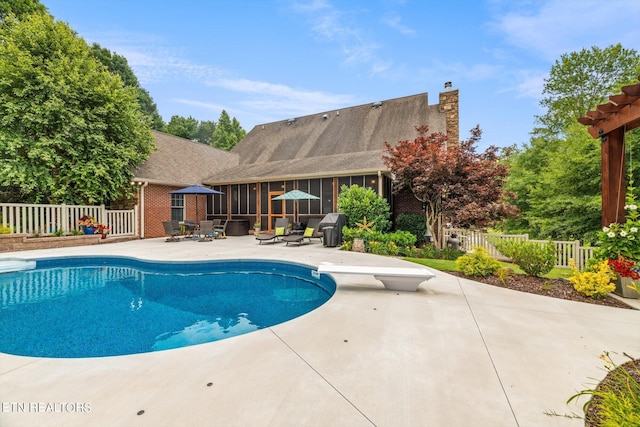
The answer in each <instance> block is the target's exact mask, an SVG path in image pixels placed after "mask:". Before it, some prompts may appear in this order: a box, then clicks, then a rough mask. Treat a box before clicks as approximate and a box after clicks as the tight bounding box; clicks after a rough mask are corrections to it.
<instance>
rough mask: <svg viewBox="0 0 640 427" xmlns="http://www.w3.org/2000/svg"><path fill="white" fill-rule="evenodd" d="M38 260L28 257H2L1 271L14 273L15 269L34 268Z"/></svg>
mask: <svg viewBox="0 0 640 427" xmlns="http://www.w3.org/2000/svg"><path fill="white" fill-rule="evenodd" d="M34 268H36V262H35V261H30V260H26V259H16V258H9V259H0V273H12V272H15V271H23V270H33V269H34Z"/></svg>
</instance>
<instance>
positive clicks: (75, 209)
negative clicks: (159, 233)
mask: <svg viewBox="0 0 640 427" xmlns="http://www.w3.org/2000/svg"><path fill="white" fill-rule="evenodd" d="M84 215H89V216H92V217H94V218H95V219H96V221H98V222H99V223H101V224H106V225H107V226H109V228H111V233H110V234H111V235H114V236H135V235H137V233H138V222H137V218H138V215H137V208H134V209H130V210H108V209H106V208H105V206H104V205H100V206H90V205H86V206H82V205H64V204H62V205H38V204H26V203H0V225H2V226H3V227H7V228H8V229H9V230H10V233H24V234H30V235H40V236H52V235H56V234H62V235H65V234H70V233H72V232H73V230H79V228H80V227H79V226H78V220H79V219H80V218H82V216H84Z"/></svg>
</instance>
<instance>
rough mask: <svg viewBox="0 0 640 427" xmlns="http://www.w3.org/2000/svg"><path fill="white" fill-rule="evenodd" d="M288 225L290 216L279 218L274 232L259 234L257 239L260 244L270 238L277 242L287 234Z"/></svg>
mask: <svg viewBox="0 0 640 427" xmlns="http://www.w3.org/2000/svg"><path fill="white" fill-rule="evenodd" d="M288 226H289V218H277V219H276V224H275V230H273V233H264V234H258V235H257V236H256V240H258V242H259V243H260V244H262V242H268V241H270V240H272V241H273V242H277V241H278V238H280V237H284V236H285V234H286V233H287V227H288Z"/></svg>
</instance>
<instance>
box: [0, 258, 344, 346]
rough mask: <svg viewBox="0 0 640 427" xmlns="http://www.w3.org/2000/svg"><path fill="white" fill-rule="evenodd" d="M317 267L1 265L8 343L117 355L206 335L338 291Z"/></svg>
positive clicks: (231, 331)
mask: <svg viewBox="0 0 640 427" xmlns="http://www.w3.org/2000/svg"><path fill="white" fill-rule="evenodd" d="M312 273H313V271H312V269H311V268H309V267H306V266H302V265H299V264H293V263H283V262H275V261H261V260H225V261H203V262H151V261H142V260H137V259H133V258H123V257H98V258H96V257H91V258H85V257H71V258H54V259H42V260H37V262H36V268H35V269H34V270H28V271H23V272H15V273H3V274H0V299H1V302H2V306H1V309H0V352H4V353H9V354H16V355H23V356H38V357H101V356H116V355H124V354H133V353H144V352H150V351H160V350H167V349H171V348H178V347H184V346H189V345H196V344H202V343H205V342H211V341H217V340H220V339H224V338H228V337H232V336H236V335H240V334H245V333H248V332H251V331H255V330H258V329H262V328H266V327H269V326H272V325H275V324H278V323H282V322H284V321H287V320H290V319H293V318H295V317H298V316H300V315H302V314H305V313H308V312H309V311H311V310H313V309H315V308H317V307H319V306H320V305H322V304H323V303H325V302H326V301H327V300H328V299H329V298H331V296H332V295H333V293H334V292H335V289H336V285H335V282H333V280H331V278H330V277H328V276H327V275H321V276H320V277H314V275H313V274H312Z"/></svg>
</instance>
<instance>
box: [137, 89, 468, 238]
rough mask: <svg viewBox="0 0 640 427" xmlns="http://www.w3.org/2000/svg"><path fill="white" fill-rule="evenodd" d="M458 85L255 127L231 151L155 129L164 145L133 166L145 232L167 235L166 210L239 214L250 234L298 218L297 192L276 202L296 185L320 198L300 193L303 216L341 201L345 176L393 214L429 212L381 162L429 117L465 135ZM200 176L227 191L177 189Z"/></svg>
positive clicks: (241, 227) (201, 215)
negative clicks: (387, 146)
mask: <svg viewBox="0 0 640 427" xmlns="http://www.w3.org/2000/svg"><path fill="white" fill-rule="evenodd" d="M458 111H459V109H458V91H457V90H450V89H445V91H444V92H441V93H440V94H439V103H438V104H434V105H429V103H428V94H427V93H422V94H417V95H412V96H406V97H402V98H395V99H390V100H386V101H378V102H374V103H369V104H363V105H359V106H354V107H347V108H343V109H339V110H333V111H326V112H322V113H317V114H312V115H308V116H304V117H295V118H289V119H284V120H280V121H277V122H272V123H266V124H263V125H258V126H255V127H254V128H253V129H252V130H251V131H250V132H249V133H248V134H247V136H246V137H245V138H244V139H243V140H242V141H240V142H239V143H238V144H237V145H236V146H235V147H234V148H233V149H232V150H231V151H230V152H226V151H221V150H218V149H215V148H213V147H210V146H207V145H204V144H200V143H194V142H191V141H187V140H185V139H183V138H178V137H175V136H172V135H167V134H164V133H161V132H154V135H155V142H156V146H157V150H156V151H155V152H153V153H152V154H151V155H150V156H149V159H148V160H147V161H146V162H145V163H144V164H143V165H141V166H140V167H139V168H137V169H136V170H134V171H133V173H134V179H133V182H134V183H135V184H136V185H137V186H138V200H139V212H140V216H141V226H140V235H141V237H161V236H163V235H164V231H163V228H162V221H163V220H167V219H181V220H182V219H195V220H203V219H205V218H207V219H212V218H221V219H232V220H233V221H234V224H235V226H234V230H235V232H237V233H239V234H243V233H245V232H246V230H247V229H248V228H249V227H250V225H251V224H253V223H254V222H256V221H258V222H260V223H261V224H262V228H263V229H269V228H271V227H272V224H273V222H274V221H275V218H277V217H281V216H287V217H290V218H291V219H293V209H294V206H295V205H294V203H293V202H292V201H274V200H271V199H272V198H273V197H275V196H278V195H280V194H282V193H284V192H286V191H290V190H292V189H294V188H297V189H300V190H303V191H306V192H308V193H311V194H314V195H316V196H318V197H320V199H319V200H302V201H299V202H298V204H297V206H298V212H297V214H298V218H299V220H300V221H302V222H305V221H306V219H308V218H311V217H322V216H324V215H325V214H327V213H329V212H335V211H336V210H337V206H336V203H337V196H338V194H339V190H340V187H341V186H342V185H343V184H346V185H352V184H358V185H360V186H364V187H369V188H372V189H373V190H374V191H376V192H377V193H378V194H379V195H380V196H382V197H384V198H386V199H387V200H388V201H389V203H390V205H391V207H392V211H393V213H394V217H395V216H397V214H399V213H402V212H404V213H422V205H421V203H420V202H418V201H417V200H416V199H415V198H414V197H413V195H412V194H410V193H408V194H396V195H393V194H392V178H391V174H390V172H389V171H388V170H387V168H386V167H385V165H384V163H383V162H382V154H383V152H384V142H385V141H387V142H389V143H392V144H393V143H396V142H398V141H402V140H413V139H415V138H416V136H417V132H416V130H415V126H418V125H425V124H426V125H428V126H429V129H430V131H431V132H442V133H445V134H447V135H448V136H449V138H450V139H451V140H452V141H458V140H459V116H458V114H459V113H458ZM193 184H201V185H206V186H209V187H211V188H213V189H216V190H219V191H222V192H223V193H224V195H219V196H218V195H216V196H197V204H198V218H196V216H195V211H196V196H194V195H188V196H177V195H173V196H172V195H171V194H170V192H171V191H173V190H175V189H178V188H181V187H186V186H189V185H193Z"/></svg>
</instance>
